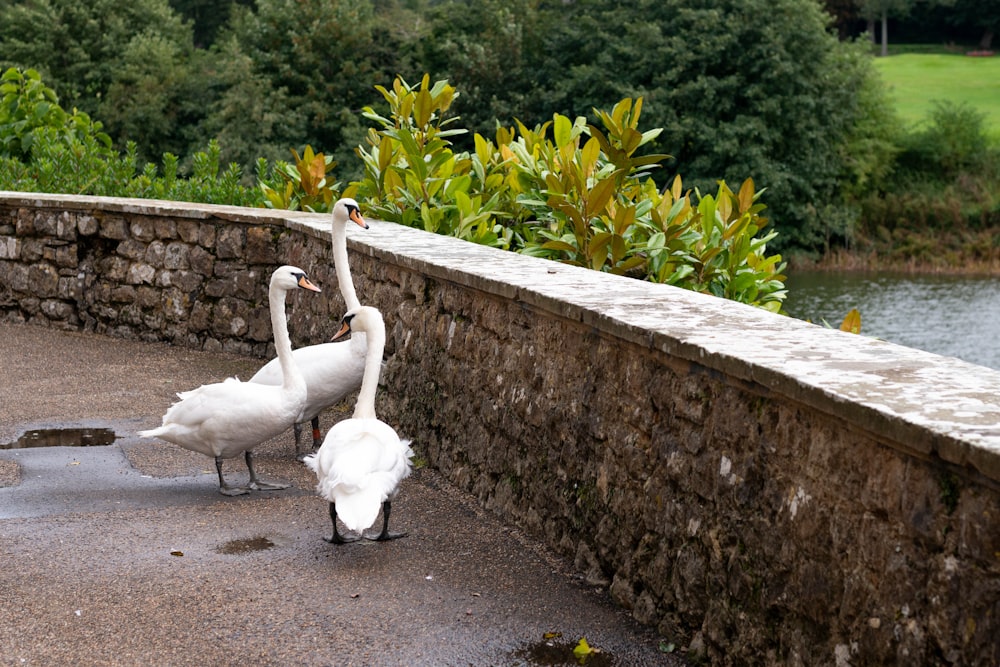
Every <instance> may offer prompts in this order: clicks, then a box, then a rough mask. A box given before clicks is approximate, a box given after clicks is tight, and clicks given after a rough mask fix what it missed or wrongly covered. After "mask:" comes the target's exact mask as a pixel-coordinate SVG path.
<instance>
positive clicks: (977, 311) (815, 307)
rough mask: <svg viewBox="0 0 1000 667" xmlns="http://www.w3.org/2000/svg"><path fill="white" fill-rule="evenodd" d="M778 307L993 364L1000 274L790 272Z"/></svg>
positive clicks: (998, 347)
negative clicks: (857, 323)
mask: <svg viewBox="0 0 1000 667" xmlns="http://www.w3.org/2000/svg"><path fill="white" fill-rule="evenodd" d="M785 284H786V286H787V287H788V298H787V299H786V300H785V311H786V312H788V314H789V315H791V316H792V317H795V318H797V319H800V320H807V321H810V322H813V323H815V324H819V325H822V324H823V321H824V320H825V321H826V322H828V323H829V324H830V326H832V327H834V328H838V327H839V326H840V323H841V321H842V320H843V319H844V316H845V315H847V313H848V312H849V311H850V310H851V309H852V308H857V309H858V311H859V312H860V313H861V334H862V335H863V336H873V337H875V338H881V339H882V340H887V341H890V342H893V343H899V344H900V345H906V346H908V347H915V348H917V349H920V350H926V351H927V352H934V353H935V354H942V355H945V356H949V357H957V358H959V359H963V360H965V361H968V362H971V363H974V364H979V365H981V366H988V367H990V368H995V369H1000V278H990V277H967V276H913V275H892V274H882V273H878V274H875V273H840V272H818V271H790V272H789V276H788V280H787V281H786V282H785Z"/></svg>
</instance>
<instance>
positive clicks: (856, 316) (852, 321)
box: [840, 308, 861, 334]
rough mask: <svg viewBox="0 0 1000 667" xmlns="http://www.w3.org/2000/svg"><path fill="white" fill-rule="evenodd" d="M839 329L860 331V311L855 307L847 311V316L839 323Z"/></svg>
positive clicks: (852, 331) (853, 331)
mask: <svg viewBox="0 0 1000 667" xmlns="http://www.w3.org/2000/svg"><path fill="white" fill-rule="evenodd" d="M840 330H841V331H848V332H850V333H853V334H859V333H861V313H859V312H858V309H857V308H854V309H852V310H851V312H849V313H847V317H845V318H844V321H843V322H841V323H840Z"/></svg>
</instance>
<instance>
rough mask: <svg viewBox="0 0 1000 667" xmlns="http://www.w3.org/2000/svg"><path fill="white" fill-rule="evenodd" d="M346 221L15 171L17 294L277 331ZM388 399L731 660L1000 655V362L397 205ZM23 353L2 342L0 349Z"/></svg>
mask: <svg viewBox="0 0 1000 667" xmlns="http://www.w3.org/2000/svg"><path fill="white" fill-rule="evenodd" d="M328 246H329V223H328V220H327V219H326V218H325V216H311V215H305V214H291V213H280V212H277V213H276V212H269V211H256V210H247V209H238V208H224V207H210V206H189V205H180V204H174V203H164V202H148V201H129V200H107V199H97V198H64V197H56V196H43V195H20V194H15V193H0V317H3V318H4V319H6V320H15V321H28V322H30V323H32V324H37V325H43V326H59V327H65V328H87V329H91V330H96V331H99V332H106V333H108V334H109V335H115V336H123V337H131V338H140V339H144V340H166V341H170V342H173V343H175V344H179V345H188V346H193V347H199V348H203V349H224V350H232V351H238V352H245V353H248V354H255V355H262V356H267V355H268V354H270V349H269V348H268V340H269V338H270V331H269V324H268V321H267V311H266V307H265V306H266V285H267V279H268V276H269V275H270V272H271V270H273V268H274V267H275V266H276V265H277V264H281V263H291V264H295V265H297V266H300V267H302V268H303V269H305V270H307V271H308V272H309V274H310V276H311V277H312V278H314V279H315V280H316V281H317V282H318V283H319V284H320V285H321V286H322V287H323V288H324V293H323V294H322V295H315V296H313V295H305V296H302V295H299V296H297V297H295V298H293V299H292V300H291V302H290V304H289V312H290V323H291V329H292V338H293V341H294V342H295V344H297V345H303V344H311V343H316V342H321V341H323V340H325V339H326V338H327V337H328V336H329V335H330V334H331V333H332V331H333V330H334V328H335V322H336V320H337V319H339V317H340V315H341V314H342V309H343V301H342V299H341V298H340V297H339V294H338V293H337V290H336V281H335V278H334V275H333V270H332V267H331V266H330V253H329V247H328ZM349 248H350V253H351V268H352V271H353V274H354V277H355V284H356V286H357V291H358V295H359V297H360V298H361V300H362V302H363V303H368V304H372V305H377V306H378V307H379V308H380V309H382V311H383V313H384V314H385V316H386V323H387V328H388V334H389V340H388V345H387V350H386V353H387V364H386V368H385V371H384V373H383V376H382V383H383V384H384V388H383V391H382V392H381V393H380V397H379V411H380V415H381V416H382V417H383V418H384V419H385V420H386V421H388V422H390V423H391V424H393V425H394V426H396V427H397V429H398V430H399V431H400V432H401V434H403V435H405V436H407V437H411V438H413V439H414V442H415V446H416V448H417V449H418V451H419V453H420V454H421V455H422V456H424V457H425V458H426V459H427V460H428V461H429V462H430V464H431V465H433V466H435V467H437V468H439V469H440V470H441V471H442V472H443V473H444V474H445V475H446V476H447V477H448V479H450V480H451V481H452V482H454V483H455V484H456V485H458V486H460V487H461V488H463V489H466V490H468V491H469V492H471V493H473V494H475V495H476V496H477V497H478V498H479V499H480V501H481V502H482V503H483V504H484V505H485V506H487V507H489V508H491V509H493V510H495V511H496V512H498V513H500V514H502V515H503V516H504V517H506V518H508V519H510V520H512V521H515V522H517V523H518V524H519V525H521V526H523V527H524V528H525V529H526V530H528V531H530V532H531V533H532V534H534V535H535V536H537V537H538V538H539V539H541V540H544V541H545V542H546V543H547V544H548V545H550V546H551V547H552V548H554V549H556V550H558V551H559V552H561V553H563V554H566V555H568V556H570V557H572V558H574V559H575V562H576V565H577V566H578V567H579V569H580V571H581V573H583V574H584V575H585V577H586V579H587V581H588V582H590V583H591V584H593V585H597V586H602V587H603V586H606V587H608V588H609V589H610V592H611V594H612V596H613V597H614V599H615V600H616V601H618V602H619V603H620V604H622V605H623V606H624V607H626V608H628V609H630V610H631V612H632V614H633V615H634V616H635V617H636V618H637V619H639V620H640V621H642V622H644V623H647V624H650V625H652V626H655V627H657V628H658V629H659V631H660V632H661V633H663V635H664V636H665V637H667V638H668V639H670V640H671V641H674V642H676V643H678V644H679V645H685V646H689V647H691V648H692V649H694V650H695V651H697V652H700V653H702V654H704V655H706V656H707V658H708V660H709V661H710V662H711V664H728V665H743V664H802V665H871V664H964V665H973V664H982V665H993V664H1000V519H998V517H1000V484H998V481H1000V399H998V398H997V397H998V394H1000V373H997V372H995V371H992V370H989V369H985V368H981V367H978V366H972V365H969V364H965V363H962V362H958V361H956V360H952V359H945V358H942V357H937V356H935V355H930V354H926V353H923V352H919V351H916V350H911V349H908V348H903V347H899V346H895V345H892V344H889V343H884V342H881V341H876V340H872V339H868V338H864V337H861V336H852V335H850V334H845V333H842V332H838V331H831V330H827V329H823V328H820V327H816V326H813V325H809V324H805V323H802V322H798V321H795V320H791V319H789V318H785V317H780V316H775V315H771V314H769V313H765V312H763V311H760V310H758V309H754V308H749V307H745V306H742V305H740V304H735V303H731V302H725V301H721V300H718V299H714V298H712V297H706V296H704V295H698V294H693V293H690V292H685V291H682V290H677V289H673V288H669V287H666V286H662V285H650V284H646V283H641V282H638V281H633V280H629V279H626V278H620V277H616V276H610V275H605V274H600V273H596V272H590V271H586V270H582V269H576V268H574V267H568V266H563V265H559V264H554V263H550V262H545V261H542V260H535V259H533V258H528V257H521V256H518V255H513V254H511V253H504V252H501V251H494V250H491V249H488V248H482V247H478V246H474V245H471V244H466V243H463V242H460V241H457V240H455V239H449V238H442V237H438V236H433V235H429V234H425V233H422V232H419V231H416V230H410V229H404V228H399V227H398V226H396V225H391V224H389V223H383V222H379V221H373V222H372V229H370V230H368V231H363V230H360V229H355V228H351V229H349ZM0 349H2V347H0Z"/></svg>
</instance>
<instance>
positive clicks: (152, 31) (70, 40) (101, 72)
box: [0, 0, 191, 117]
mask: <svg viewBox="0 0 1000 667" xmlns="http://www.w3.org/2000/svg"><path fill="white" fill-rule="evenodd" d="M137 35H144V36H145V37H146V38H153V37H159V38H160V39H161V40H163V41H165V42H167V43H172V44H186V43H188V42H190V41H191V29H190V27H189V26H187V25H185V23H184V22H183V21H182V20H181V18H180V17H179V16H178V15H177V14H176V13H175V12H174V11H173V10H172V9H171V8H170V5H169V4H168V2H167V0H133V1H131V2H127V3H123V2H121V1H120V0H92V1H91V2H78V1H77V0H37V1H34V2H12V3H2V4H0V54H2V55H0V65H4V66H19V67H31V68H34V69H37V70H38V71H39V72H40V73H41V74H42V76H43V77H44V78H45V81H46V82H47V83H48V85H49V86H51V87H52V88H53V89H55V90H56V91H58V93H59V96H60V98H61V99H62V101H63V104H64V105H67V106H76V107H79V108H80V109H82V110H83V111H85V112H87V113H89V114H90V115H92V116H95V117H96V113H97V112H98V110H99V106H100V101H101V99H102V98H103V96H104V95H105V94H106V93H107V92H108V89H109V88H110V87H111V83H112V81H114V78H115V73H116V70H117V69H118V67H119V64H120V62H121V59H122V58H123V55H124V52H125V51H126V49H127V48H128V47H129V45H130V44H132V40H133V39H134V38H135V37H136V36H137Z"/></svg>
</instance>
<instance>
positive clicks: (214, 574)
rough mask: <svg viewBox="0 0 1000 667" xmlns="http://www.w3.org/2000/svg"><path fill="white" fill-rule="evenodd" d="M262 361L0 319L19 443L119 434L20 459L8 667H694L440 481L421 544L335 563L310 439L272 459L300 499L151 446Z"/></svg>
mask: <svg viewBox="0 0 1000 667" xmlns="http://www.w3.org/2000/svg"><path fill="white" fill-rule="evenodd" d="M260 363H261V362H260V361H259V360H256V359H247V358H244V357H237V356H229V355H221V354H216V355H209V354H205V353H200V352H195V351H191V350H183V349H179V348H172V347H169V346H164V345H160V344H143V343H137V342H130V341H121V340H117V339H111V338H107V337H103V336H97V335H90V334H81V333H66V332H59V331H54V330H50V329H42V328H36V327H32V326H27V325H10V324H0V445H2V444H5V443H10V442H14V441H16V440H17V439H18V438H19V437H20V436H21V435H22V434H23V433H24V432H25V431H29V430H33V429H45V428H56V429H60V428H71V427H86V428H110V429H112V430H113V431H114V433H115V435H116V440H115V442H114V444H111V445H105V446H96V447H47V448H34V449H0V600H2V604H0V627H2V628H4V631H3V632H2V633H0V665H64V664H65V665H69V664H73V665H139V664H142V665H151V664H155V665H248V664H253V665H563V664H565V665H572V664H577V663H575V662H574V661H572V660H571V656H570V653H569V648H571V646H572V645H575V644H576V643H577V641H578V640H579V638H581V637H586V638H587V641H588V642H589V643H590V645H591V646H595V647H597V648H599V649H601V651H602V653H600V654H597V655H596V656H595V657H594V659H592V660H591V661H590V662H588V663H587V664H589V665H637V666H641V665H682V664H684V663H683V662H682V661H681V660H680V659H679V658H678V657H677V656H676V654H665V653H663V652H662V651H661V650H660V643H661V641H666V642H669V641H670V638H661V637H658V636H656V635H655V634H654V633H652V632H650V631H648V630H647V629H644V628H642V627H640V626H638V625H637V624H636V623H634V622H633V621H632V620H631V618H630V617H629V616H628V615H627V614H626V613H625V612H623V611H622V610H620V609H618V608H616V607H615V606H614V605H613V604H612V603H611V602H610V601H609V598H608V596H607V593H606V591H605V590H603V589H600V588H594V587H591V586H587V585H585V584H584V583H583V582H582V580H581V579H580V578H579V577H578V576H576V574H575V571H574V569H573V568H572V564H571V563H567V562H566V561H565V560H563V559H561V558H558V557H556V556H554V555H553V554H552V553H550V552H549V551H547V550H546V549H544V548H541V547H540V546H539V545H537V544H536V543H535V542H534V541H532V540H531V539H529V538H528V537H527V536H525V535H523V534H522V533H521V532H520V531H519V530H517V529H516V528H514V527H512V526H510V525H507V524H505V523H504V522H502V521H501V520H500V519H499V518H498V517H496V516H494V515H492V514H489V513H487V512H485V511H483V510H481V509H480V508H479V506H478V505H477V503H475V501H474V500H473V499H472V498H471V497H469V496H468V495H467V494H464V493H462V492H460V491H458V490H456V489H454V488H453V487H451V486H450V485H449V484H447V483H446V482H444V481H443V480H442V479H441V477H440V476H439V475H437V474H436V473H435V472H434V471H432V470H427V469H421V470H417V471H415V472H414V475H413V476H412V477H411V478H410V479H408V480H406V481H405V482H404V483H403V486H402V489H401V492H400V495H399V497H398V498H397V501H396V502H395V503H394V504H393V527H394V528H396V529H400V530H406V531H408V532H409V535H408V536H407V537H406V538H404V539H401V540H396V541H393V542H388V543H372V542H365V543H358V544H351V545H344V546H339V547H335V546H332V545H330V544H328V543H326V542H324V541H323V540H322V539H321V537H322V536H324V535H328V534H329V532H330V528H329V519H328V516H327V513H326V503H325V501H323V500H322V499H320V498H319V497H317V496H316V495H315V493H314V492H313V490H312V487H313V484H314V478H313V477H312V475H311V473H309V471H308V470H306V469H305V467H304V466H303V465H302V464H301V463H299V462H297V461H296V460H295V457H294V453H293V441H292V436H291V433H290V432H289V433H287V434H285V435H284V436H281V437H279V438H276V439H274V440H271V441H268V442H266V443H264V444H263V445H261V446H260V447H258V448H257V449H256V450H255V451H256V454H257V456H256V459H257V464H258V472H259V473H260V474H261V476H262V477H265V478H277V479H282V480H284V481H287V482H290V483H291V484H292V486H291V488H289V489H286V490H284V491H267V492H255V493H253V494H251V495H249V496H242V497H236V498H226V497H224V496H222V495H220V494H219V493H218V492H217V481H216V476H215V470H214V465H213V463H212V461H211V459H209V458H207V457H205V456H202V455H199V454H194V453H191V452H187V451H185V450H182V449H180V448H179V447H176V446H174V445H170V444H167V443H162V442H158V441H153V442H150V441H146V440H141V439H139V438H137V437H136V435H135V433H136V431H138V430H140V429H143V428H149V427H151V426H154V425H156V424H158V423H159V421H160V417H161V415H162V414H163V412H164V410H165V409H166V408H167V406H169V404H170V403H171V402H172V400H173V393H174V392H175V391H178V390H183V389H189V388H192V387H195V386H198V385H200V384H202V383H205V382H214V381H218V380H220V379H222V378H224V377H226V376H228V375H233V374H236V375H239V376H240V377H243V378H244V379H245V378H247V377H249V376H250V375H251V374H252V373H253V371H254V370H256V368H258V367H259V365H260ZM337 415H338V413H337V412H336V411H328V413H327V414H325V415H324V420H323V427H324V429H326V428H328V427H329V425H330V424H331V423H332V422H333V421H334V420H335V419H337V418H338V416H337ZM245 471H246V469H245V466H244V465H243V462H242V460H235V461H229V462H227V463H226V474H227V478H229V477H232V480H233V481H234V482H238V481H240V479H241V476H242V479H245V476H246V475H245ZM547 634H552V635H556V636H553V637H550V638H548V639H546V635H547ZM547 644H552V645H553V646H547Z"/></svg>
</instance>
